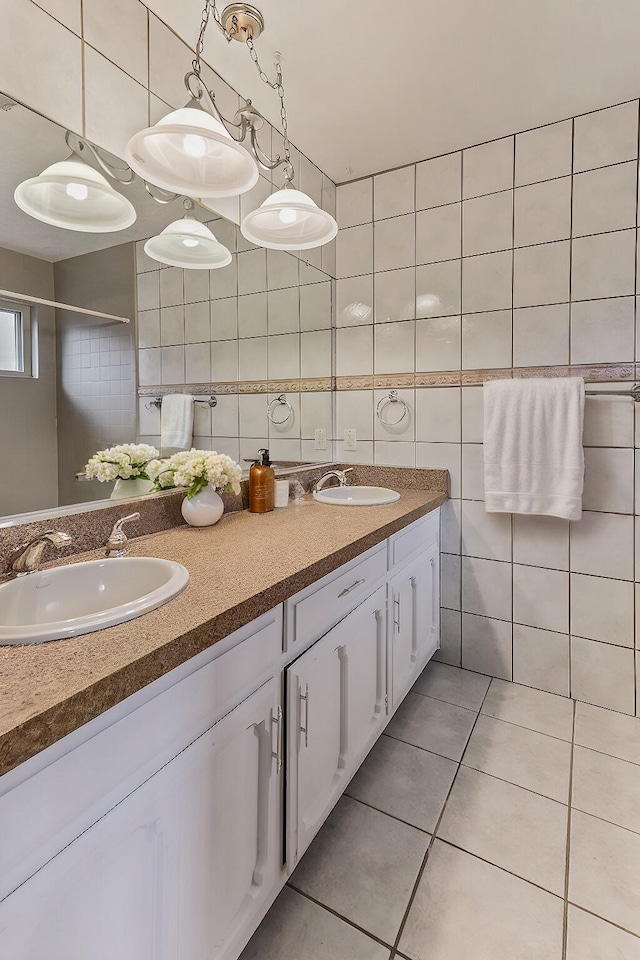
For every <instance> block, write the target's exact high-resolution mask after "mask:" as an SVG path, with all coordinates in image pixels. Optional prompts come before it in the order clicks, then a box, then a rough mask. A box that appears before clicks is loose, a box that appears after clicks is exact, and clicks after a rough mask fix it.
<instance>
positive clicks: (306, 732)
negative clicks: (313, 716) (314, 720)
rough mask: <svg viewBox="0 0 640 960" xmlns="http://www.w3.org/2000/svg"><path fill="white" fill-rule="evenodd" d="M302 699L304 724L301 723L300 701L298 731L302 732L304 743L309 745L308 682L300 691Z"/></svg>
mask: <svg viewBox="0 0 640 960" xmlns="http://www.w3.org/2000/svg"><path fill="white" fill-rule="evenodd" d="M302 700H304V726H303V725H302V702H301V704H300V733H304V745H305V747H308V746H309V684H308V683H305V685H304V693H303V692H302V690H301V691H300V701H302Z"/></svg>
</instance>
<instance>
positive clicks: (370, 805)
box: [342, 744, 453, 837]
mask: <svg viewBox="0 0 640 960" xmlns="http://www.w3.org/2000/svg"><path fill="white" fill-rule="evenodd" d="M409 746H413V744H409ZM418 749H419V748H418ZM425 752H426V751H425ZM434 756H439V754H434ZM444 759H448V757H445V758H444ZM452 762H453V761H452ZM342 796H343V797H348V798H349V800H353V801H354V802H355V803H360V804H362V806H363V807H368V808H369V810H375V811H376V813H382V814H383V815H384V816H385V817H390V818H391V820H395V821H396V823H402V824H404V826H405V827H411V829H412V830H418V831H419V832H420V833H424V834H426V836H428V837H431V836H433V834H432V833H431V830H425V829H424V827H417V826H416V825H415V823H410V822H409V820H403V819H402V817H397V816H396V815H395V814H394V813H389V811H388V810H382V809H381V808H380V807H376V806H375V804H373V803H369V801H368V800H361V799H360V797H354V796H353V794H352V793H349V787H347V789H346V790H345V792H344V793H343V794H342Z"/></svg>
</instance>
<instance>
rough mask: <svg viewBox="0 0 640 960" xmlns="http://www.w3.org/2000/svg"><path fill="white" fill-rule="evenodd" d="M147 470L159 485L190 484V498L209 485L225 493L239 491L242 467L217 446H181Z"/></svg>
mask: <svg viewBox="0 0 640 960" xmlns="http://www.w3.org/2000/svg"><path fill="white" fill-rule="evenodd" d="M147 474H148V476H149V479H150V480H153V481H155V485H156V489H158V490H169V489H171V488H172V487H187V496H188V497H189V499H191V497H194V496H195V495H196V493H200V491H201V490H203V489H204V488H205V487H206V486H209V487H212V488H213V489H214V490H223V491H224V492H225V493H240V478H241V477H242V468H241V467H240V465H239V464H237V463H236V462H235V460H232V459H231V457H227V456H226V455H225V454H224V453H216V451H215V450H195V449H192V450H181V451H180V452H179V453H174V454H173V456H172V457H169V458H168V460H154V461H153V462H152V463H149V464H147Z"/></svg>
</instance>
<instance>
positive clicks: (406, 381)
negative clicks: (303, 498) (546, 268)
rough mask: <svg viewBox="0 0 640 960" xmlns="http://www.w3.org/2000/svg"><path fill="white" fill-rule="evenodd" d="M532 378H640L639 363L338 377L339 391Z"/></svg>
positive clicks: (495, 368)
mask: <svg viewBox="0 0 640 960" xmlns="http://www.w3.org/2000/svg"><path fill="white" fill-rule="evenodd" d="M531 377H543V378H548V377H583V378H584V379H585V380H586V381H587V382H589V383H598V382H601V383H602V382H604V383H607V382H609V383H612V382H617V381H620V380H636V379H640V363H638V364H635V363H602V364H593V365H582V366H557V367H552V366H548V367H493V368H486V369H483V370H432V371H428V372H426V373H416V374H413V373H396V374H393V373H390V374H384V375H383V376H379V375H377V374H376V375H375V376H365V375H363V376H360V377H336V381H335V383H336V386H335V388H336V390H338V391H343V390H373V389H375V388H382V389H385V390H387V389H392V390H402V389H405V390H406V389H411V388H412V387H459V386H479V385H481V384H483V383H485V382H486V381H487V380H510V379H512V378H531Z"/></svg>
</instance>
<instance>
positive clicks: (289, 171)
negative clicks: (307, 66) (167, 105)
mask: <svg viewBox="0 0 640 960" xmlns="http://www.w3.org/2000/svg"><path fill="white" fill-rule="evenodd" d="M251 9H252V10H254V8H251ZM254 13H255V15H256V17H260V21H256V22H257V24H258V29H259V30H261V29H262V22H261V15H260V14H259V11H257V10H254ZM211 16H213V19H214V22H215V23H216V25H217V27H218V29H219V30H220V32H221V33H222V35H223V37H224V38H225V40H226V41H227V43H230V42H231V41H232V40H241V39H242V38H243V36H244V42H245V43H246V46H247V49H248V50H249V56H250V57H251V59H252V60H253V62H254V64H255V65H256V69H257V71H258V76H259V77H260V79H261V80H262V82H263V83H265V84H266V85H267V86H268V87H271V89H272V90H275V92H276V93H277V95H278V97H279V99H280V119H281V126H282V137H283V140H284V156H280V155H278V156H276V157H269V156H268V155H267V154H266V153H265V152H264V150H262V148H261V147H260V145H259V143H258V139H257V131H258V130H260V128H261V127H262V126H263V124H264V117H263V116H262V114H261V113H260V112H259V111H258V110H256V108H255V107H254V106H253V105H252V103H251V100H247V101H246V102H245V105H244V107H241V108H240V109H239V110H238V111H237V113H236V114H235V116H234V118H233V120H229V119H227V118H226V117H224V116H223V115H222V114H221V113H220V110H219V109H218V107H217V105H216V102H215V94H214V93H213V91H211V90H209V89H208V88H207V85H206V84H205V82H204V80H203V79H202V52H203V49H204V37H205V33H206V31H207V26H208V24H209V21H210V18H211ZM226 22H228V23H230V25H231V26H230V29H227V26H226V25H225V23H223V21H222V16H221V15H220V12H219V10H218V7H217V5H216V2H215V0H205V5H204V8H203V10H202V19H201V22H200V32H199V34H198V40H197V42H196V47H195V57H194V59H193V63H192V67H193V70H192V71H191V72H190V73H188V74H187V75H186V77H185V85H186V87H187V90H188V91H189V93H190V94H191V96H192V97H194V98H195V99H196V100H198V101H199V102H200V104H201V105H202V104H203V99H204V103H205V104H206V106H207V108H208V109H209V110H211V111H212V112H213V114H214V116H216V117H217V119H219V120H220V121H221V122H222V123H223V124H224V125H225V127H226V129H227V131H228V133H229V134H230V136H232V137H233V139H234V140H236V141H238V142H239V143H241V142H242V141H243V140H245V138H246V137H247V134H248V135H249V139H250V143H251V150H252V153H253V155H254V157H255V159H256V160H257V162H258V163H259V164H260V166H261V167H263V169H265V170H275V169H276V167H279V166H281V165H283V164H284V165H285V170H284V172H285V177H284V186H285V188H286V187H289V186H291V183H292V181H293V166H292V164H291V144H290V142H289V132H288V125H287V110H286V106H285V102H284V82H283V78H282V64H281V63H280V54H276V64H275V67H276V79H275V80H270V79H269V77H268V76H267V74H266V73H265V71H264V70H263V68H262V66H261V64H260V61H259V59H258V54H257V51H256V48H255V44H254V40H253V29H252V27H251V25H250V24H249V25H244V26H243V25H240V23H239V20H238V16H237V14H235V13H233V12H232V13H231V14H230V16H229V17H228V18H227V21H226ZM193 77H195V78H196V80H197V81H198V84H197V87H198V89H197V90H194V89H193V88H192V85H191V80H192V78H193ZM205 95H206V96H205ZM235 131H237V133H236V132H235Z"/></svg>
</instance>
